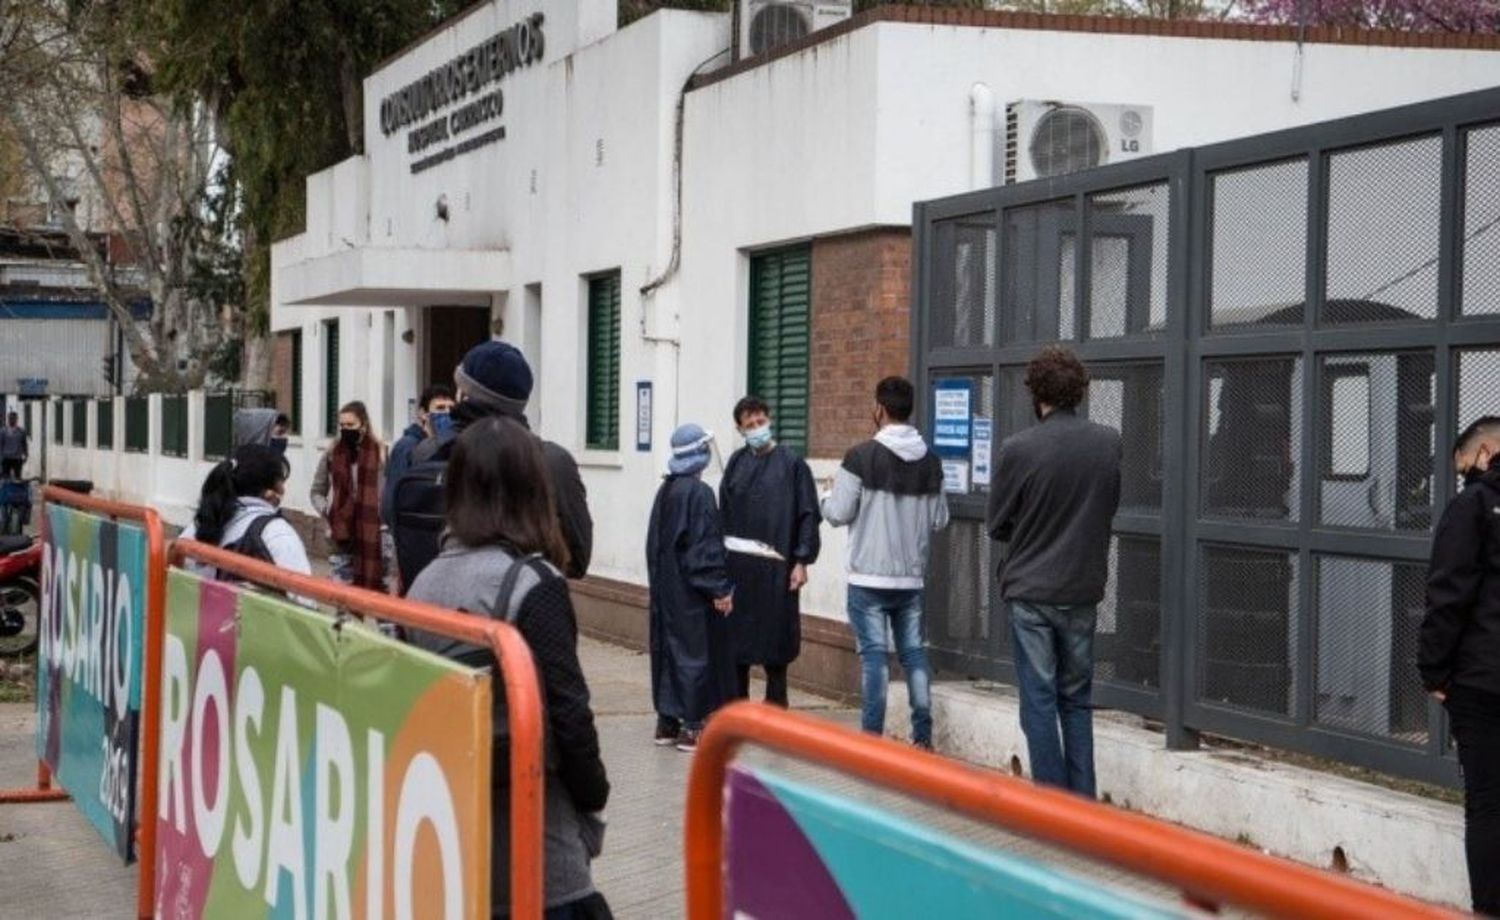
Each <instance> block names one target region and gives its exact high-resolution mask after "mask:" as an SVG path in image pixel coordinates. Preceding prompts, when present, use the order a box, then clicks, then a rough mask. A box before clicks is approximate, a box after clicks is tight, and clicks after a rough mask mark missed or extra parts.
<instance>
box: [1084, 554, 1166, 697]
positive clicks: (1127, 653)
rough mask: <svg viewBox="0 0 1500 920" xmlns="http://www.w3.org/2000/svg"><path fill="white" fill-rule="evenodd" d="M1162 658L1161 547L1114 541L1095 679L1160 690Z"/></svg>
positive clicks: (1101, 613)
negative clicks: (1160, 663) (1157, 687)
mask: <svg viewBox="0 0 1500 920" xmlns="http://www.w3.org/2000/svg"><path fill="white" fill-rule="evenodd" d="M1160 657H1161V544H1160V543H1159V542H1158V541H1157V539H1156V538H1155V537H1136V536H1123V535H1122V536H1116V537H1113V538H1112V539H1111V540H1110V547H1109V580H1108V581H1107V582H1106V583H1105V586H1104V600H1103V601H1101V602H1100V603H1099V627H1098V632H1097V633H1096V635H1095V637H1094V668H1095V671H1094V673H1095V675H1096V676H1097V677H1098V678H1099V679H1100V680H1106V681H1112V682H1115V683H1121V684H1132V685H1136V686H1140V687H1148V688H1153V689H1154V688H1155V687H1156V686H1157V685H1158V684H1159V682H1160V680H1159V671H1158V669H1159V667H1160V665H1159V662H1160Z"/></svg>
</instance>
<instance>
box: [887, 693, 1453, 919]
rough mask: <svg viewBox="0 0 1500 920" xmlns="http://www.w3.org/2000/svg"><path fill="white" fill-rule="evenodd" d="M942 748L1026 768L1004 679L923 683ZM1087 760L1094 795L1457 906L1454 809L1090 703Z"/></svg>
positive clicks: (901, 716)
mask: <svg viewBox="0 0 1500 920" xmlns="http://www.w3.org/2000/svg"><path fill="white" fill-rule="evenodd" d="M932 708H933V726H934V728H933V741H934V743H935V747H936V748H937V750H938V751H940V752H941V753H944V754H947V755H949V756H951V757H956V758H959V759H961V760H964V761H967V762H969V763H974V764H978V765H980V766H985V767H990V768H993V769H997V770H1003V771H1006V772H1010V771H1012V769H1013V768H1014V767H1015V766H1016V765H1019V767H1020V769H1021V770H1022V771H1023V772H1029V768H1028V764H1027V757H1026V740H1025V738H1024V736H1023V735H1022V734H1021V726H1020V718H1019V712H1018V700H1017V697H1016V693H1015V690H1014V689H1013V688H1009V687H999V686H993V685H984V686H983V687H982V688H981V687H977V686H975V685H972V684H968V683H941V684H934V685H933V688H932ZM910 724H911V723H910V711H909V709H908V706H907V698H906V685H905V684H903V683H896V682H892V684H891V686H890V691H889V694H888V697H887V706H886V732H887V734H890V735H893V736H895V737H899V738H906V737H908V735H909V732H910ZM1094 760H1095V765H1096V770H1097V773H1098V781H1099V794H1100V797H1101V798H1104V797H1108V799H1109V800H1110V801H1112V802H1114V803H1115V804H1117V805H1120V806H1123V807H1125V808H1130V809H1133V810H1135V811H1139V812H1143V813H1145V814H1149V815H1152V816H1154V817H1157V818H1161V819H1163V820H1166V821H1172V822H1176V823H1178V824H1182V825H1185V826H1188V827H1193V828H1196V829H1198V830H1201V831H1205V832H1207V833H1210V834H1214V835H1216V836H1219V837H1224V838H1226V839H1229V840H1238V841H1241V842H1245V843H1247V844H1250V845H1253V846H1256V847H1258V848H1261V849H1263V850H1265V851H1266V852H1269V853H1274V854H1276V855H1278V856H1284V857H1287V858H1289V859H1295V860H1298V861H1301V862H1304V863H1308V864H1309V865H1314V866H1320V867H1323V868H1328V867H1331V866H1333V865H1334V864H1335V861H1336V859H1338V857H1336V856H1335V855H1334V854H1335V851H1336V850H1337V851H1338V852H1339V853H1340V854H1342V860H1343V863H1344V864H1345V865H1347V866H1348V871H1349V873H1350V874H1351V875H1352V876H1354V877H1355V878H1359V879H1362V880H1364V881H1368V882H1373V883H1375V884H1378V885H1383V886H1385V887H1387V888H1390V889H1393V890H1395V891H1400V892H1403V893H1405V894H1409V895H1411V896H1413V897H1417V898H1422V899H1424V900H1428V901H1436V902H1440V903H1443V904H1447V905H1451V906H1456V907H1463V908H1467V907H1468V904H1469V882H1468V875H1467V872H1466V869H1465V864H1464V847H1463V829H1464V818H1463V809H1462V808H1461V807H1460V806H1457V805H1451V804H1448V803H1445V802H1440V801H1436V800H1433V799H1428V798H1423V797H1421V796H1416V795H1411V794H1409V793H1403V792H1399V791H1397V790H1394V789H1387V788H1384V787H1382V786H1376V785H1372V784H1370V783H1364V782H1359V781H1358V780H1353V779H1348V778H1346V777H1342V776H1337V775H1333V774H1330V773H1323V772H1319V771H1317V770H1310V769H1307V768H1304V767H1299V766H1295V765H1291V764H1285V763H1280V762H1277V761H1274V760H1271V759H1268V758H1266V757H1264V756H1260V755H1258V754H1256V753H1254V752H1248V753H1247V752H1244V751H1238V750H1236V751H1224V750H1211V749H1205V750H1199V751H1169V750H1166V748H1165V742H1164V740H1163V737H1162V734H1161V733H1160V732H1158V731H1153V730H1151V729H1149V728H1147V727H1145V725H1144V723H1143V720H1142V719H1140V718H1139V717H1136V716H1132V715H1128V714H1125V713H1117V712H1100V713H1098V714H1097V715H1096V717H1095V719H1094Z"/></svg>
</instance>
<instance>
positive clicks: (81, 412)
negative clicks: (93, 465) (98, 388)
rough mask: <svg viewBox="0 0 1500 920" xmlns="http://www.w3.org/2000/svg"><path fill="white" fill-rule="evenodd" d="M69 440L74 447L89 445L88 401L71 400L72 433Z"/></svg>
mask: <svg viewBox="0 0 1500 920" xmlns="http://www.w3.org/2000/svg"><path fill="white" fill-rule="evenodd" d="M69 441H70V442H71V443H72V445H73V446H74V447H88V446H89V401H88V400H87V399H75V400H73V435H72V437H71V438H69Z"/></svg>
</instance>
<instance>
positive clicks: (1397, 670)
mask: <svg viewBox="0 0 1500 920" xmlns="http://www.w3.org/2000/svg"><path fill="white" fill-rule="evenodd" d="M1317 564H1318V583H1317V591H1318V594H1317V596H1318V608H1317V613H1316V616H1317V624H1318V639H1317V648H1316V649H1315V650H1314V652H1315V657H1316V662H1317V664H1316V675H1317V677H1316V680H1317V696H1316V698H1315V708H1316V719H1317V721H1318V722H1319V723H1320V724H1323V725H1327V726H1331V727H1334V728H1341V729H1345V730H1348V731H1355V732H1360V733H1363V734H1369V735H1378V736H1380V737H1385V738H1391V739H1394V740H1398V741H1402V742H1406V743H1410V744H1416V745H1421V744H1425V743H1426V742H1427V694H1426V693H1425V692H1424V691H1423V690H1422V682H1421V680H1420V678H1419V677H1418V675H1417V633H1418V630H1419V629H1420V627H1421V625H1422V617H1423V615H1424V614H1425V613H1426V607H1425V605H1424V589H1425V585H1426V573H1425V571H1424V569H1423V567H1422V566H1421V565H1417V564H1405V563H1391V562H1382V561H1378V560H1374V559H1354V558H1345V557H1338V556H1320V557H1318V560H1317Z"/></svg>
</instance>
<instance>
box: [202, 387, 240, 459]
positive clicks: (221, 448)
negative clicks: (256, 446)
mask: <svg viewBox="0 0 1500 920" xmlns="http://www.w3.org/2000/svg"><path fill="white" fill-rule="evenodd" d="M233 429H234V397H233V396H231V395H229V394H227V393H224V394H219V395H215V396H208V397H205V398H204V400H203V456H205V457H212V458H214V459H216V460H222V459H224V458H225V457H227V456H229V451H230V449H231V448H232V447H233V444H234V431H233Z"/></svg>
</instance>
